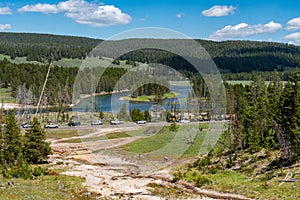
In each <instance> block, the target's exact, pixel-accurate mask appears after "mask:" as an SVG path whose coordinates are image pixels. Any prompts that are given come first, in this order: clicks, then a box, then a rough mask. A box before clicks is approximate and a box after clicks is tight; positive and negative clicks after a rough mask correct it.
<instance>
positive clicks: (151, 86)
mask: <svg viewBox="0 0 300 200" xmlns="http://www.w3.org/2000/svg"><path fill="white" fill-rule="evenodd" d="M167 92H170V89H169V84H167V83H166V85H159V84H155V83H148V84H144V85H142V86H141V87H139V88H138V89H136V90H135V91H134V92H133V93H132V94H131V97H133V98H135V97H137V96H142V95H156V96H158V97H162V96H163V95H164V94H165V93H167Z"/></svg>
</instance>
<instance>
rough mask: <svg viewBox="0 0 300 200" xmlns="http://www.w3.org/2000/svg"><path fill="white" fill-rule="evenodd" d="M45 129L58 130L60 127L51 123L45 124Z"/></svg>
mask: <svg viewBox="0 0 300 200" xmlns="http://www.w3.org/2000/svg"><path fill="white" fill-rule="evenodd" d="M44 127H45V128H58V125H57V124H54V123H50V124H45V125H44Z"/></svg>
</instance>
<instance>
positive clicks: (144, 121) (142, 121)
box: [136, 120, 147, 124]
mask: <svg viewBox="0 0 300 200" xmlns="http://www.w3.org/2000/svg"><path fill="white" fill-rule="evenodd" d="M136 123H137V124H146V123H147V121H146V120H139V121H137V122H136Z"/></svg>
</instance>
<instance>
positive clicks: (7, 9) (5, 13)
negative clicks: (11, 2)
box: [0, 7, 12, 15]
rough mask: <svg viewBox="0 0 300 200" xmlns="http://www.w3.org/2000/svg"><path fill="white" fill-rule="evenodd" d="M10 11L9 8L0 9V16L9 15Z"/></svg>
mask: <svg viewBox="0 0 300 200" xmlns="http://www.w3.org/2000/svg"><path fill="white" fill-rule="evenodd" d="M11 14H12V12H11V9H10V8H9V7H3V8H0V15H11Z"/></svg>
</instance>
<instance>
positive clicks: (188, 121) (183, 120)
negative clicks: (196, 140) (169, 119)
mask: <svg viewBox="0 0 300 200" xmlns="http://www.w3.org/2000/svg"><path fill="white" fill-rule="evenodd" d="M190 122H191V121H190V120H187V119H182V120H180V121H179V123H183V124H187V123H190Z"/></svg>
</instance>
